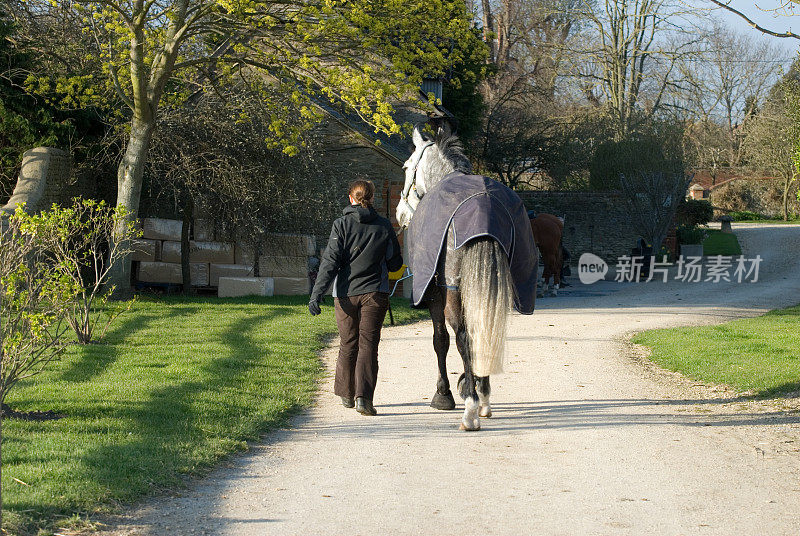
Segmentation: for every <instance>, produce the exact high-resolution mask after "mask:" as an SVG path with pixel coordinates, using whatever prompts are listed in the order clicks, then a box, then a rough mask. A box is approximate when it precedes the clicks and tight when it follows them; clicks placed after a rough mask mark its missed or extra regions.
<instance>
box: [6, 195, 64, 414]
mask: <svg viewBox="0 0 800 536" xmlns="http://www.w3.org/2000/svg"><path fill="white" fill-rule="evenodd" d="M29 219H30V216H29V215H28V214H27V213H25V211H24V207H22V206H20V207H17V210H16V212H15V213H14V214H11V215H8V216H7V217H6V216H5V215H4V216H3V218H2V221H1V222H0V226H2V228H1V229H0V403H2V402H4V400H5V398H6V395H7V394H8V392H9V391H10V390H11V389H12V388H13V387H14V386H15V385H16V384H17V382H19V381H20V380H22V379H24V378H28V377H30V376H33V375H35V374H37V373H39V372H41V370H42V368H43V367H44V366H45V365H46V364H47V363H49V362H50V361H52V360H53V359H55V358H57V357H58V356H59V355H60V354H61V353H62V352H63V351H64V339H63V336H64V334H65V331H66V327H65V324H64V319H65V318H66V316H67V314H68V310H69V307H70V304H71V301H72V297H73V286H72V282H71V281H70V280H69V279H68V278H66V277H64V276H63V274H61V273H58V272H56V271H53V270H52V269H51V268H52V264H51V263H50V262H49V259H48V257H47V252H46V251H45V250H43V249H42V248H41V247H40V243H39V236H38V235H37V234H36V233H35V232H31V230H29V229H26V224H27V222H28V221H29Z"/></svg>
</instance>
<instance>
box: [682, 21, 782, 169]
mask: <svg viewBox="0 0 800 536" xmlns="http://www.w3.org/2000/svg"><path fill="white" fill-rule="evenodd" d="M703 47H704V49H703V50H701V51H699V53H698V54H699V55H698V56H697V57H696V58H691V60H692V61H686V62H683V63H682V64H681V65H680V68H681V73H682V75H683V80H684V83H685V84H686V86H687V89H688V95H687V104H686V108H687V111H688V112H689V113H690V114H691V115H692V116H693V117H694V119H695V120H696V121H697V124H696V125H695V128H693V129H692V131H691V132H690V134H692V135H695V136H698V139H697V140H695V141H696V142H697V143H698V147H697V149H698V151H697V154H698V157H699V158H700V160H701V161H704V163H705V167H709V168H710V169H716V168H718V167H721V166H726V167H736V166H738V165H739V161H740V159H741V151H740V146H741V136H740V135H739V132H738V130H739V125H740V124H741V122H742V121H743V120H744V118H745V116H746V115H747V114H751V113H753V112H754V111H755V108H757V106H758V105H759V104H760V103H761V102H762V101H763V100H764V98H765V96H766V94H767V91H768V89H769V88H770V87H771V86H772V85H773V84H774V83H775V81H776V79H777V74H778V71H779V69H780V66H781V64H782V63H783V62H784V61H785V58H783V57H781V54H780V53H779V51H778V50H777V49H776V48H774V47H772V46H770V45H769V44H767V43H761V44H758V43H755V42H754V41H753V40H752V39H750V38H749V37H748V36H747V35H742V34H737V33H735V32H733V31H732V30H731V29H729V28H727V27H725V26H723V25H720V24H715V25H714V26H713V27H712V28H711V29H710V31H709V32H708V33H707V38H706V39H704V40H703ZM717 125H719V126H720V127H721V129H720V128H718V127H717ZM717 136H721V138H720V139H719V140H716V139H715V138H716V137H717ZM720 145H722V147H720Z"/></svg>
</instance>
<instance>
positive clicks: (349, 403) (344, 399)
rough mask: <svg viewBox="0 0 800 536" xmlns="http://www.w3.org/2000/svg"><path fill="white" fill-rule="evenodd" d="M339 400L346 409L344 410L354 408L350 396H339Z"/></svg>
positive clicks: (353, 402)
mask: <svg viewBox="0 0 800 536" xmlns="http://www.w3.org/2000/svg"><path fill="white" fill-rule="evenodd" d="M339 398H341V399H342V405H343V406H344V407H346V408H352V407H355V405H356V403H355V401H353V397H352V396H349V397H348V396H340V397H339Z"/></svg>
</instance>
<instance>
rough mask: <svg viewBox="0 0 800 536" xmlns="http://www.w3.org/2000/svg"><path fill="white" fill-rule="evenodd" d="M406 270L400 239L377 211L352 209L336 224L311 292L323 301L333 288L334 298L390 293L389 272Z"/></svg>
mask: <svg viewBox="0 0 800 536" xmlns="http://www.w3.org/2000/svg"><path fill="white" fill-rule="evenodd" d="M402 266H403V257H402V253H401V251H400V243H399V242H398V241H397V235H396V234H395V232H394V229H393V228H392V224H391V223H389V220H387V219H386V218H384V217H381V216H379V215H378V213H377V212H375V209H374V208H372V207H370V208H364V207H361V206H359V205H350V206H349V207H347V208H345V209H344V211H343V216H342V217H341V218H338V219H337V220H336V221H334V222H333V227H332V228H331V237H330V239H329V240H328V246H327V247H326V248H325V251H324V252H323V253H322V262H321V263H320V267H319V273H318V275H317V281H316V283H315V284H314V290H313V291H312V292H311V299H312V300H319V299H320V298H321V297H322V295H323V294H325V292H326V291H327V290H328V287H329V286H331V284H333V295H334V297H340V296H358V295H359V294H366V293H368V292H389V272H394V271H396V270H399V269H400V268H401V267H402Z"/></svg>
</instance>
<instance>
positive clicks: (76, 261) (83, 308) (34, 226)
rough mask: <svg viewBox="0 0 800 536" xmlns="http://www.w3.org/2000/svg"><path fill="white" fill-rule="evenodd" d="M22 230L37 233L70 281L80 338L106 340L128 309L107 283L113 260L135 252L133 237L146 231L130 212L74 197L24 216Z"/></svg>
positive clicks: (71, 315) (72, 320)
mask: <svg viewBox="0 0 800 536" xmlns="http://www.w3.org/2000/svg"><path fill="white" fill-rule="evenodd" d="M21 230H22V232H23V233H26V234H29V235H30V236H33V237H35V240H36V243H37V245H38V247H40V248H41V249H42V250H44V251H46V252H47V255H48V257H49V259H50V260H51V264H52V266H51V268H50V269H51V270H52V273H53V274H54V275H55V276H57V277H59V278H60V279H62V280H63V281H65V282H67V283H68V285H69V290H70V292H71V295H72V297H73V299H72V301H71V304H70V307H68V309H67V316H66V320H67V322H68V323H69V325H70V327H71V328H72V329H73V330H74V331H75V335H76V336H77V339H78V342H79V343H81V344H88V343H90V342H92V340H93V337H98V338H102V336H103V335H104V334H105V332H106V330H107V329H108V327H109V326H110V325H111V323H112V322H113V321H114V320H115V319H116V318H117V317H118V316H119V315H120V314H122V313H123V312H125V310H127V308H124V307H120V306H119V304H111V303H110V298H111V295H112V293H113V291H114V287H113V286H112V285H108V284H107V283H108V279H109V272H110V271H111V269H112V268H113V266H114V264H115V263H117V262H121V260H122V258H123V257H124V256H125V255H126V254H128V253H130V251H131V249H130V241H131V239H133V238H136V237H138V236H140V234H141V233H140V231H138V230H137V229H136V228H135V227H134V224H133V220H132V219H130V218H129V217H128V212H127V210H126V209H125V208H124V207H120V208H113V207H110V206H108V205H107V204H106V203H105V202H104V201H100V202H98V201H95V200H92V199H80V198H75V199H74V200H73V204H72V205H71V206H68V207H61V206H59V205H55V204H54V205H53V206H52V208H51V209H50V210H47V211H43V212H41V213H39V214H35V215H31V216H25V218H24V221H23V224H22V226H21ZM128 308H129V307H128Z"/></svg>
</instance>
